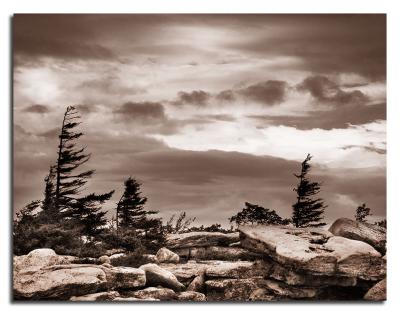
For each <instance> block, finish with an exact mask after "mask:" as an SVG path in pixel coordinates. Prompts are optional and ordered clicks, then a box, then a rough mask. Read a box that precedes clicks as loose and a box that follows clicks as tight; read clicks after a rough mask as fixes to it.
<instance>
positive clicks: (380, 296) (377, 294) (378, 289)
mask: <svg viewBox="0 0 400 314" xmlns="http://www.w3.org/2000/svg"><path fill="white" fill-rule="evenodd" d="M364 300H368V301H386V278H385V279H383V280H381V281H379V282H378V283H377V284H376V285H374V286H373V287H372V288H371V289H369V290H368V292H367V293H366V294H365V295H364Z"/></svg>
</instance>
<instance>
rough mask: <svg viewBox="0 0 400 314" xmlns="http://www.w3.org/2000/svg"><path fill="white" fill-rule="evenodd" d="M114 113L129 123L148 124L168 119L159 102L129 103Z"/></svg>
mask: <svg viewBox="0 0 400 314" xmlns="http://www.w3.org/2000/svg"><path fill="white" fill-rule="evenodd" d="M113 112H114V113H115V114H118V115H119V116H120V118H121V119H123V120H127V121H131V120H135V121H143V122H148V121H152V120H153V121H154V120H155V121H163V120H166V119H167V117H166V115H165V112H164V107H163V105H162V104H160V103H157V102H127V103H124V104H123V105H122V106H120V107H119V108H118V109H115V110H114V111H113Z"/></svg>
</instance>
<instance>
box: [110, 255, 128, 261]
mask: <svg viewBox="0 0 400 314" xmlns="http://www.w3.org/2000/svg"><path fill="white" fill-rule="evenodd" d="M125 256H126V254H125V253H116V254H113V255H111V256H110V261H111V263H112V261H113V260H115V259H117V258H121V257H125Z"/></svg>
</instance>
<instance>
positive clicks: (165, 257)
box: [156, 247, 179, 263]
mask: <svg viewBox="0 0 400 314" xmlns="http://www.w3.org/2000/svg"><path fill="white" fill-rule="evenodd" d="M156 259H157V261H158V262H159V263H179V255H178V254H176V253H174V252H172V251H170V250H168V249H167V248H165V247H163V248H161V249H159V250H158V252H157V254H156Z"/></svg>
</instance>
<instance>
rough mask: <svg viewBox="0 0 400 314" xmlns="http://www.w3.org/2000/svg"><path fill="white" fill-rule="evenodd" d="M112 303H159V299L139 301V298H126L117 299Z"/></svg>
mask: <svg viewBox="0 0 400 314" xmlns="http://www.w3.org/2000/svg"><path fill="white" fill-rule="evenodd" d="M113 301H117V302H146V301H160V300H159V299H153V298H148V299H139V298H135V297H127V298H123V297H119V298H115V299H114V300H113Z"/></svg>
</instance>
